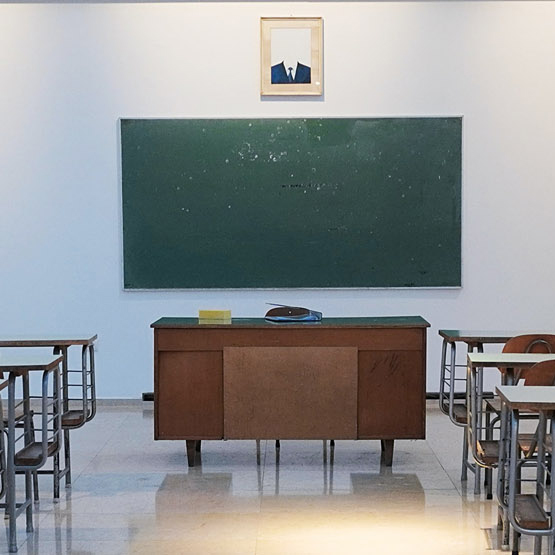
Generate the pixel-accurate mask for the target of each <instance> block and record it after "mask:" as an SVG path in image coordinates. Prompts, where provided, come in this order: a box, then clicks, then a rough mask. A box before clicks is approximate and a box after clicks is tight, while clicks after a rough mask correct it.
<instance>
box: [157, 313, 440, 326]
mask: <svg viewBox="0 0 555 555" xmlns="http://www.w3.org/2000/svg"><path fill="white" fill-rule="evenodd" d="M429 326H430V324H429V323H428V322H427V321H426V320H424V318H422V317H421V316H382V317H373V318H323V319H322V321H320V322H279V323H278V322H269V321H267V320H265V319H264V318H233V319H232V320H231V322H230V323H222V322H221V321H220V322H217V323H212V322H207V321H206V320H205V321H203V322H202V323H199V321H198V318H160V319H159V320H157V321H156V322H153V323H152V324H151V325H150V327H151V328H226V327H227V328H229V327H233V328H274V329H275V328H283V329H291V328H337V327H341V328H428V327H429Z"/></svg>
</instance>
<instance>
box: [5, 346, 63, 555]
mask: <svg viewBox="0 0 555 555" xmlns="http://www.w3.org/2000/svg"><path fill="white" fill-rule="evenodd" d="M62 362H63V358H62V357H61V356H59V355H58V356H51V355H47V356H44V355H36V354H34V355H30V354H28V353H20V352H12V353H6V352H2V353H0V372H1V373H3V374H4V373H7V374H9V376H8V379H7V383H6V381H4V382H3V383H2V386H1V388H2V389H5V388H6V387H7V390H8V398H7V402H8V422H7V428H8V429H7V440H8V442H7V443H8V444H7V449H5V450H4V445H5V444H4V437H3V433H4V430H0V434H2V437H1V438H0V449H1V450H2V451H5V454H6V458H5V460H6V474H5V485H6V488H5V489H6V491H5V494H6V504H5V507H6V508H7V514H8V518H9V532H8V543H9V550H10V552H15V551H17V537H16V522H15V521H16V517H17V516H19V515H20V514H21V513H22V512H23V511H25V512H26V523H27V526H26V529H27V532H32V531H33V503H32V495H31V490H32V486H31V472H32V471H33V470H36V469H38V468H40V467H41V466H42V465H43V464H44V463H45V462H46V458H47V457H48V456H50V455H52V454H54V453H55V452H57V451H58V450H59V448H60V433H61V406H60V395H59V393H60V389H59V368H60V364H62ZM30 372H42V392H41V413H40V414H41V428H40V434H41V440H40V441H38V442H37V441H35V439H36V438H32V437H31V435H32V434H31V428H30V419H31V412H30V408H31V407H30V392H29V373H30ZM18 378H21V380H22V387H21V393H20V394H17V393H16V380H17V379H18ZM4 379H5V378H4ZM50 380H51V384H52V385H51V390H50V391H49V381H50ZM16 406H20V407H21V408H22V409H23V415H24V416H23V418H22V420H21V421H22V422H23V423H24V426H25V427H24V431H23V432H22V433H21V434H20V435H19V436H18V437H16V416H15V411H16ZM0 408H1V403H0ZM0 425H2V424H0ZM18 440H20V442H21V443H23V444H24V445H23V448H22V449H18V448H17V447H16V445H17V444H18ZM3 456H4V455H3V454H2V457H3ZM18 469H19V470H22V471H23V472H24V473H25V500H24V501H23V503H16V491H15V475H16V470H18Z"/></svg>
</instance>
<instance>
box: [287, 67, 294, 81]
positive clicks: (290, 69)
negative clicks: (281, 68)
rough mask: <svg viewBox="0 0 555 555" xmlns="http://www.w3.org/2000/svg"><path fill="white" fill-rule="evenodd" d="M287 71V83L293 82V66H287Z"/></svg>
mask: <svg viewBox="0 0 555 555" xmlns="http://www.w3.org/2000/svg"><path fill="white" fill-rule="evenodd" d="M287 71H288V73H287V79H289V83H292V82H293V73H292V72H293V68H292V67H289V68H287Z"/></svg>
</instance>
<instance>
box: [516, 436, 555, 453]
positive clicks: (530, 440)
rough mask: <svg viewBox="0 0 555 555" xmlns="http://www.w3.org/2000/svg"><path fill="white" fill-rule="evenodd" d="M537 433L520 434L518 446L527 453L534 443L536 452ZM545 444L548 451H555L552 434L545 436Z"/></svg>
mask: <svg viewBox="0 0 555 555" xmlns="http://www.w3.org/2000/svg"><path fill="white" fill-rule="evenodd" d="M534 438H535V434H518V446H519V448H520V450H521V451H522V452H523V453H524V454H525V455H527V454H528V452H529V451H530V449H531V448H532V445H534V452H535V451H536V450H537V448H538V446H537V444H536V442H535V440H534ZM545 444H546V448H547V452H548V453H551V452H552V451H553V444H552V441H551V434H547V435H546V436H545Z"/></svg>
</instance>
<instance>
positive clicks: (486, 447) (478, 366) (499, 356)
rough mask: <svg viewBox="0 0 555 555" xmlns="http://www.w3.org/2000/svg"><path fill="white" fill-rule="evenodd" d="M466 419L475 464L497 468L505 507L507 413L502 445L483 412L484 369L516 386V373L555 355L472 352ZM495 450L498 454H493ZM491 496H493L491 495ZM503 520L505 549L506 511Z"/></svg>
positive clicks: (469, 358)
mask: <svg viewBox="0 0 555 555" xmlns="http://www.w3.org/2000/svg"><path fill="white" fill-rule="evenodd" d="M467 360H468V365H467V374H468V377H467V399H466V405H467V418H468V444H469V448H470V449H471V452H472V456H473V458H474V461H475V462H476V463H477V464H478V465H480V466H482V467H485V468H492V467H493V466H497V469H498V470H497V497H498V500H499V503H500V506H503V504H504V500H505V499H506V498H507V488H508V482H507V480H506V471H505V468H504V465H503V464H499V461H501V460H502V456H501V450H502V443H503V441H502V440H503V438H504V437H506V429H507V411H506V409H505V407H502V411H501V425H500V430H499V437H500V440H501V441H499V442H495V440H493V437H492V430H491V429H489V427H488V426H484V423H483V409H482V400H483V398H482V379H481V374H482V372H483V369H484V368H496V369H499V368H503V369H504V370H505V371H504V373H503V374H502V385H513V384H514V380H515V374H516V371H518V370H521V369H524V368H530V367H531V366H533V365H534V364H536V363H538V362H542V361H544V360H555V354H540V353H493V354H489V353H488V354H486V353H469V354H468V355H467ZM494 451H495V452H494ZM488 497H490V495H488ZM504 516H505V518H504V521H503V546H504V547H506V546H508V543H509V529H508V521H507V518H506V516H507V513H506V511H505V514H504Z"/></svg>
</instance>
